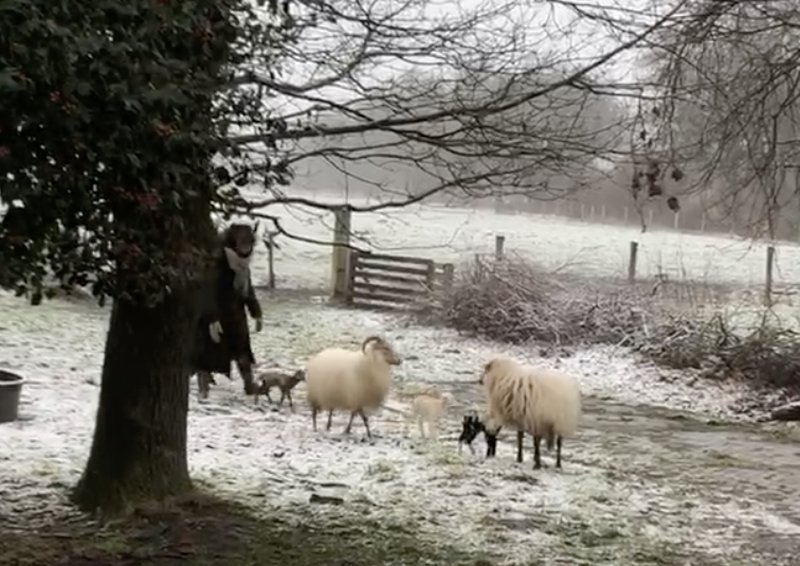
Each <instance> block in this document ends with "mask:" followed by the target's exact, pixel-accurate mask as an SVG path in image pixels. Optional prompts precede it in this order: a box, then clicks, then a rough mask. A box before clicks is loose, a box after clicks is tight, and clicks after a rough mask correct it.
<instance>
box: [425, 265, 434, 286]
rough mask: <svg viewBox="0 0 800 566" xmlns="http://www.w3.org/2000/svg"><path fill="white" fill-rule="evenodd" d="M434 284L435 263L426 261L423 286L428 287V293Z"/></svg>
mask: <svg viewBox="0 0 800 566" xmlns="http://www.w3.org/2000/svg"><path fill="white" fill-rule="evenodd" d="M435 283H436V263H435V262H434V261H433V260H428V273H427V274H426V275H425V285H427V286H428V290H429V291H433V286H434V284H435Z"/></svg>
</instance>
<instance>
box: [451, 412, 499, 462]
mask: <svg viewBox="0 0 800 566" xmlns="http://www.w3.org/2000/svg"><path fill="white" fill-rule="evenodd" d="M484 418H486V417H484ZM481 432H482V433H483V436H484V438H485V439H486V457H487V458H491V457H492V456H495V455H496V453H497V435H498V434H499V433H500V427H495V426H487V425H486V424H485V423H484V422H483V421H482V420H481V418H480V417H479V416H478V415H464V420H463V421H462V423H461V435H460V436H459V437H458V451H459V452H461V445H462V444H466V445H467V446H468V447H469V450H470V452H471V453H472V454H475V448H473V447H472V441H473V440H475V437H477V436H478V434H480V433H481Z"/></svg>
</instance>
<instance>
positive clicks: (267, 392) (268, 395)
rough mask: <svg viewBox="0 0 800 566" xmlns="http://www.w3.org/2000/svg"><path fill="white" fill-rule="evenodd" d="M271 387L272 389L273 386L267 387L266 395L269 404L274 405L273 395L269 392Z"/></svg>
mask: <svg viewBox="0 0 800 566" xmlns="http://www.w3.org/2000/svg"><path fill="white" fill-rule="evenodd" d="M270 389H272V388H271V387H267V390H266V391H265V392H264V395H266V396H267V401H269V404H270V405H272V397H271V396H270V394H269V390H270Z"/></svg>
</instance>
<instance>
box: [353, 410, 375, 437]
mask: <svg viewBox="0 0 800 566" xmlns="http://www.w3.org/2000/svg"><path fill="white" fill-rule="evenodd" d="M358 414H359V415H361V420H362V421H364V428H365V429H367V438H369V439H370V440H372V433H371V432H370V430H369V420H367V415H366V414H364V411H358ZM352 421H353V418H352V416H351V417H350V422H352Z"/></svg>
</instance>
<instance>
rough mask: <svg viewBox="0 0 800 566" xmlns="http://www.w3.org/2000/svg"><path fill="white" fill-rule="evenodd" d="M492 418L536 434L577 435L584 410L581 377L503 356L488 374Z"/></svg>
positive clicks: (546, 435)
mask: <svg viewBox="0 0 800 566" xmlns="http://www.w3.org/2000/svg"><path fill="white" fill-rule="evenodd" d="M484 387H485V388H486V392H487V396H488V399H489V412H490V415H491V420H492V421H495V422H496V423H497V424H501V423H502V424H503V425H508V426H511V427H513V428H516V429H517V430H522V431H525V432H527V433H529V434H531V435H533V436H541V437H548V436H550V435H551V434H553V435H556V436H561V437H565V438H566V437H570V436H574V434H575V433H576V431H577V429H578V420H579V419H580V413H581V395H580V390H579V388H578V382H577V380H576V379H575V378H574V377H573V376H571V375H569V374H566V373H563V372H560V371H557V370H553V369H548V368H541V367H536V366H530V365H523V364H520V363H518V362H516V361H514V360H511V359H507V358H500V359H497V360H495V361H494V362H493V363H492V366H491V369H490V370H489V371H488V372H487V373H486V374H485V375H484Z"/></svg>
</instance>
